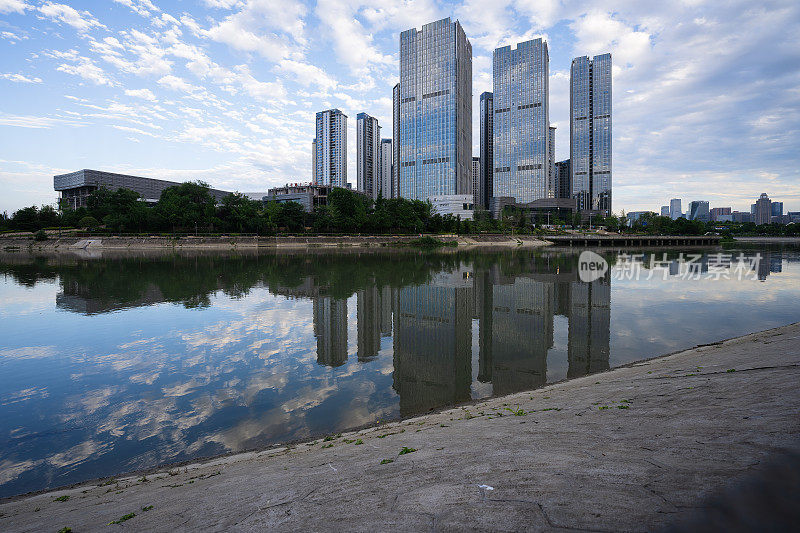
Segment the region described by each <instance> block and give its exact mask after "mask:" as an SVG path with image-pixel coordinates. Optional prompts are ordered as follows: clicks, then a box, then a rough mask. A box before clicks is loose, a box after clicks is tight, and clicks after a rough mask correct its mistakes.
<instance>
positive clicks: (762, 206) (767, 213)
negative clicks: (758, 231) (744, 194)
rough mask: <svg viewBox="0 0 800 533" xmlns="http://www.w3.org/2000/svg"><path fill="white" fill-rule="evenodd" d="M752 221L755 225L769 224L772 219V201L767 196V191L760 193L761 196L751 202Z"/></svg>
mask: <svg viewBox="0 0 800 533" xmlns="http://www.w3.org/2000/svg"><path fill="white" fill-rule="evenodd" d="M753 205H754V206H755V207H754V209H753V222H754V223H755V225H756V226H760V225H762V224H769V223H770V222H771V221H772V202H771V201H770V199H769V196H767V193H765V192H764V193H761V196H760V197H759V198H758V200H756V203H755V204H753Z"/></svg>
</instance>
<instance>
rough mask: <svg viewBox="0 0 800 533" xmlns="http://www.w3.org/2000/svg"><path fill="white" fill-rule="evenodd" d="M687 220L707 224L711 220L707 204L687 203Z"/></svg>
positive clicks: (699, 201)
mask: <svg viewBox="0 0 800 533" xmlns="http://www.w3.org/2000/svg"><path fill="white" fill-rule="evenodd" d="M689 220H699V221H700V222H708V221H709V220H711V217H710V214H709V211H708V202H707V201H705V200H696V201H694V202H689Z"/></svg>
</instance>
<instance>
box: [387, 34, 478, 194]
mask: <svg viewBox="0 0 800 533" xmlns="http://www.w3.org/2000/svg"><path fill="white" fill-rule="evenodd" d="M399 93H400V94H399V102H400V104H399V107H400V110H399V115H400V120H399V124H400V132H399V137H400V145H399V150H400V156H399V161H398V163H397V166H398V170H399V172H398V173H397V174H398V182H399V184H398V185H399V193H400V196H401V197H403V198H408V199H413V200H425V199H427V198H429V197H431V196H439V195H452V194H470V195H471V194H472V46H471V45H470V43H469V40H467V36H466V34H465V33H464V30H463V29H462V28H461V24H460V23H459V22H458V21H455V22H451V21H450V19H449V18H446V19H443V20H439V21H436V22H431V23H430V24H426V25H424V26H423V27H422V30H417V29H416V28H412V29H410V30H406V31H404V32H402V33H401V34H400V87H399Z"/></svg>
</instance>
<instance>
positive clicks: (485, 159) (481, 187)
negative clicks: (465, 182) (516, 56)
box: [475, 92, 494, 209]
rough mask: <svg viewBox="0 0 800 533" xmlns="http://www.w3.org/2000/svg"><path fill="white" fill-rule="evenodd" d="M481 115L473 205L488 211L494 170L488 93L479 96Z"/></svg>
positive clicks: (492, 118) (492, 113) (491, 116)
mask: <svg viewBox="0 0 800 533" xmlns="http://www.w3.org/2000/svg"><path fill="white" fill-rule="evenodd" d="M480 115H481V133H480V135H481V138H480V141H479V142H480V149H481V177H480V181H479V182H478V201H477V202H475V205H478V204H480V205H481V206H483V207H484V208H486V209H489V198H491V196H492V175H493V170H494V163H493V159H492V143H493V142H494V138H493V135H494V133H493V128H492V124H493V122H494V96H493V95H492V93H490V92H485V93H482V94H481V103H480Z"/></svg>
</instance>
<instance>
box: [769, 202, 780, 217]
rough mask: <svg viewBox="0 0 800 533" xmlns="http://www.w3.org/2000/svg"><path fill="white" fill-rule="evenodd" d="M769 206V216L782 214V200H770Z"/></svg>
mask: <svg viewBox="0 0 800 533" xmlns="http://www.w3.org/2000/svg"><path fill="white" fill-rule="evenodd" d="M770 206H771V207H770V209H771V216H773V217H779V216H782V215H783V202H771V203H770Z"/></svg>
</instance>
